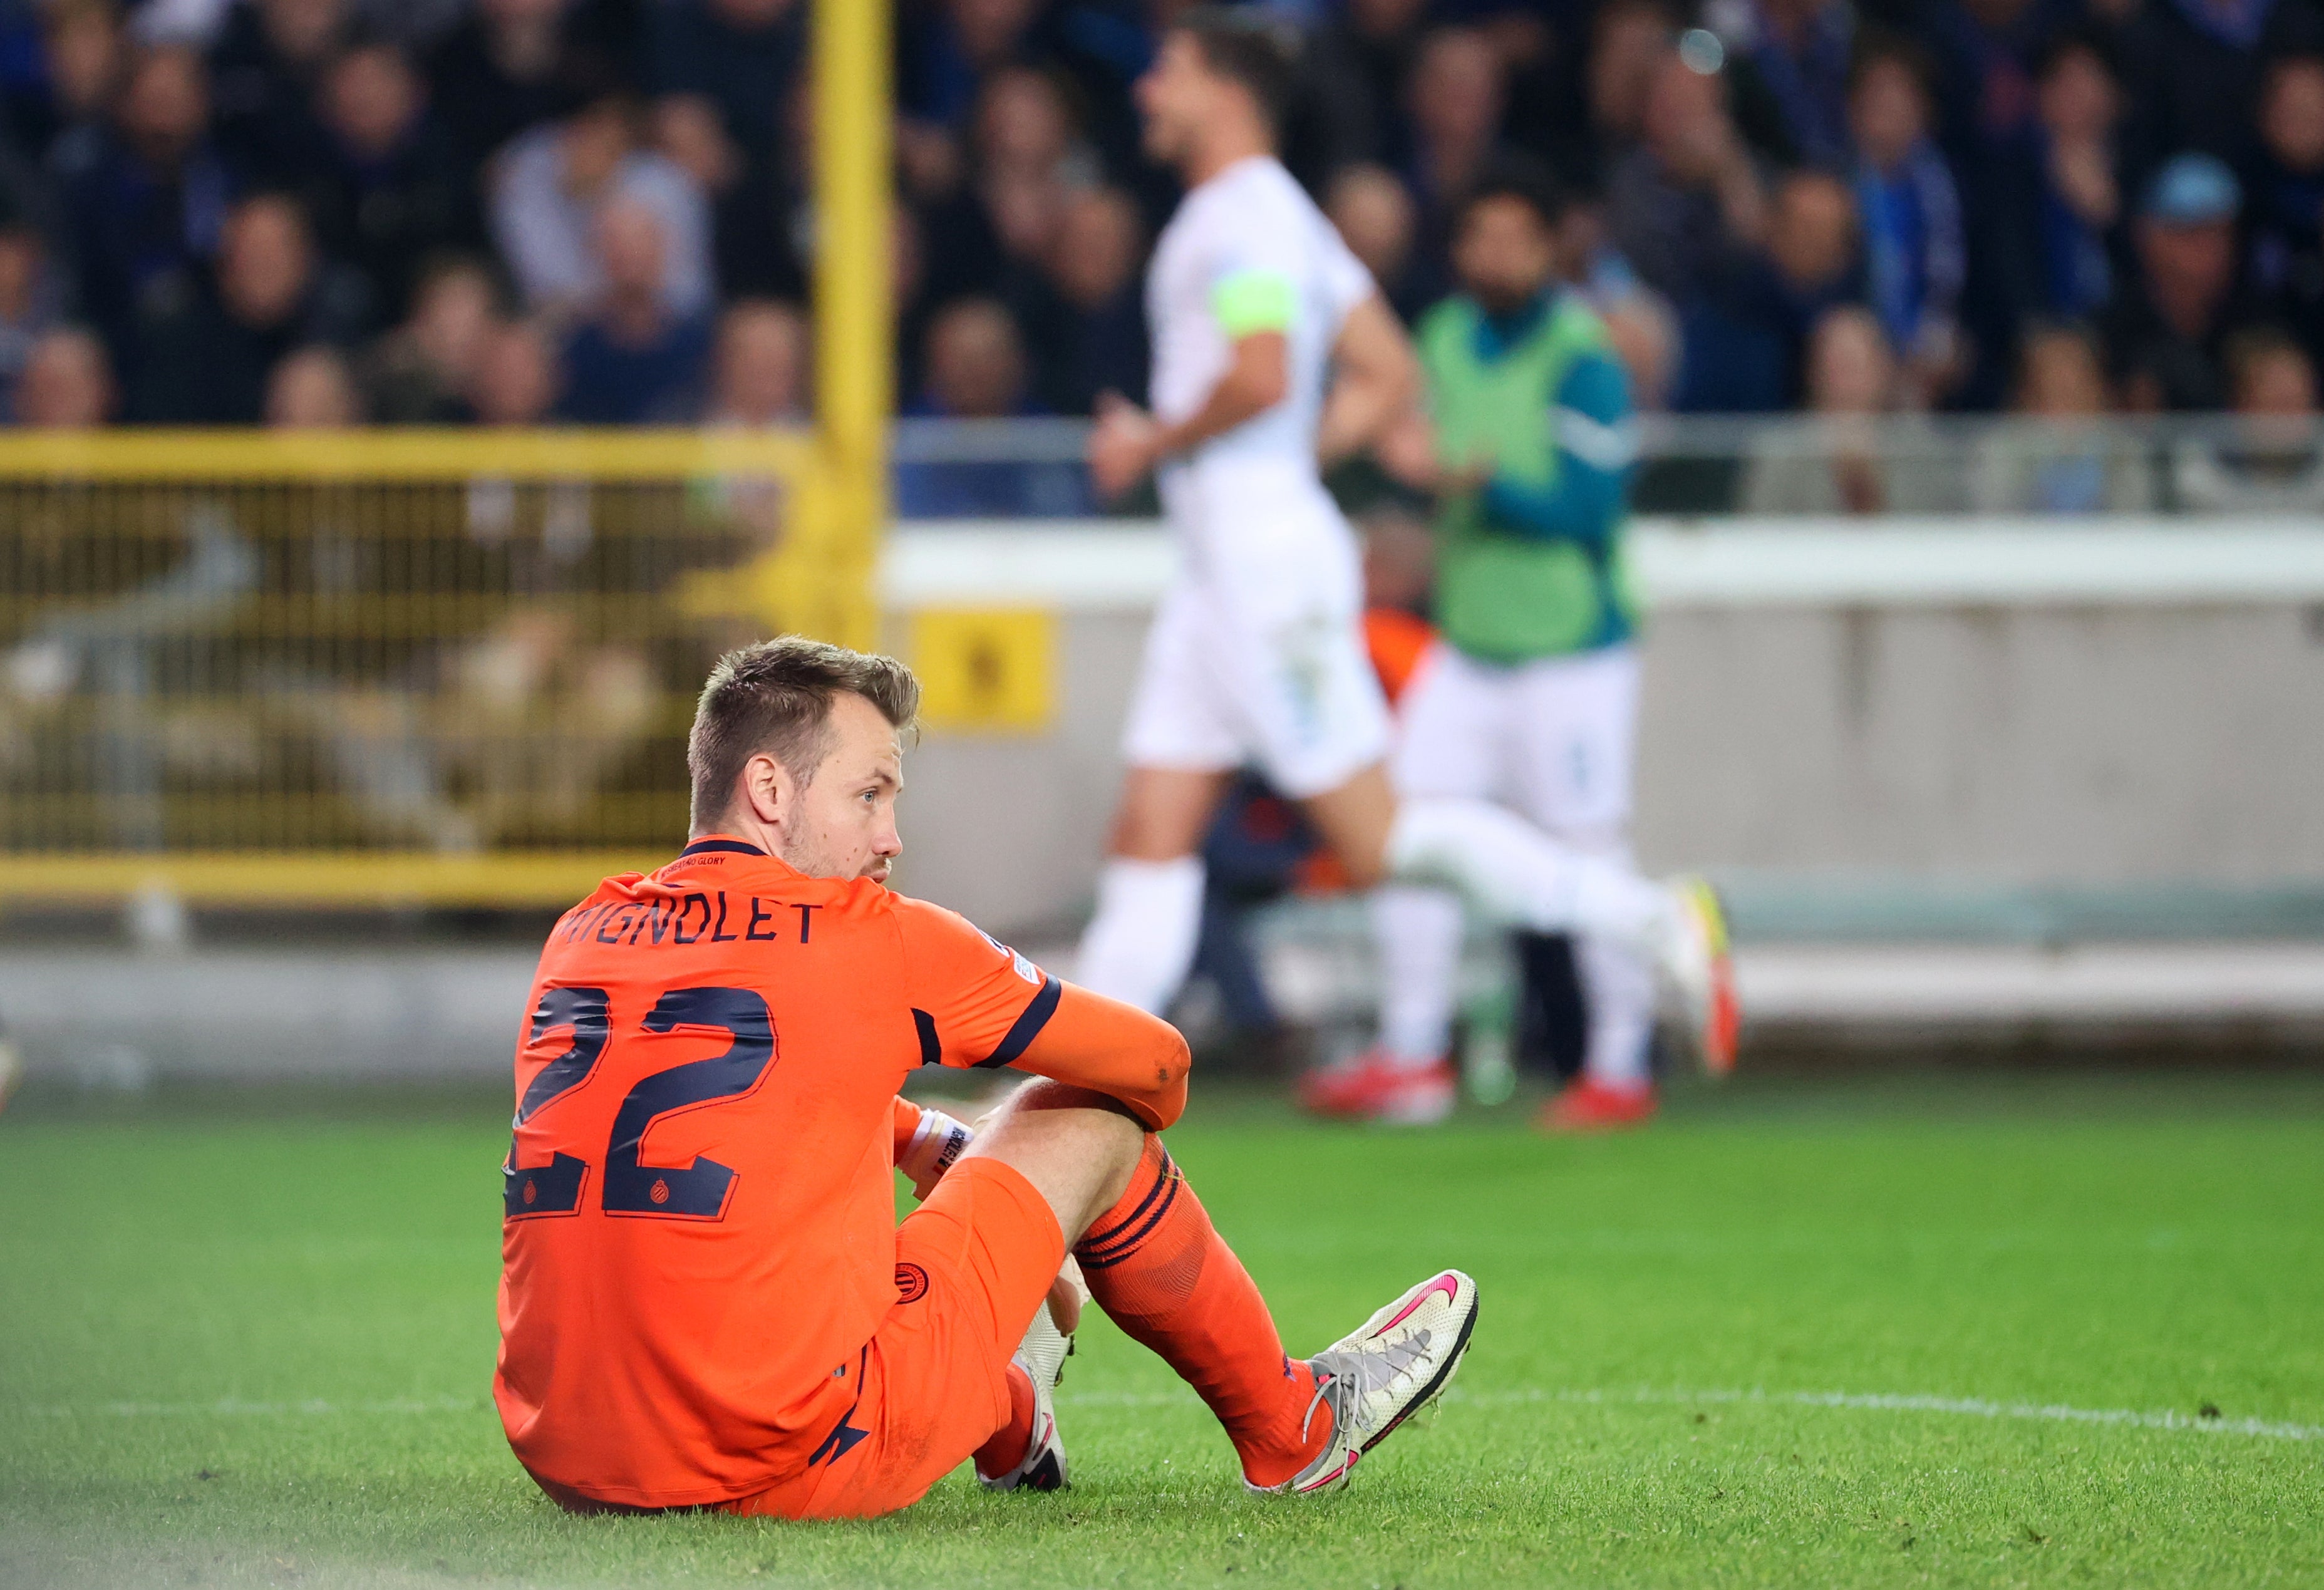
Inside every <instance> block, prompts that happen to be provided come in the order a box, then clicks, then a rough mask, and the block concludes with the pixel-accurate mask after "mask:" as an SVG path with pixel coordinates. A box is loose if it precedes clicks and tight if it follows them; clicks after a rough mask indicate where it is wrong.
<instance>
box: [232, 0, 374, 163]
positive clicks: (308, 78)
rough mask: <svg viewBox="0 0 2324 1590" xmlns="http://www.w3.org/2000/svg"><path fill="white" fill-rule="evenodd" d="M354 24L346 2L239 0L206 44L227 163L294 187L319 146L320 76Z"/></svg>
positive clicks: (320, 130)
mask: <svg viewBox="0 0 2324 1590" xmlns="http://www.w3.org/2000/svg"><path fill="white" fill-rule="evenodd" d="M354 22H355V17H354V14H353V10H352V7H350V6H349V5H348V4H347V0H246V3H245V4H244V5H237V6H235V8H234V9H233V10H231V11H229V12H228V13H227V14H226V27H225V29H224V31H223V32H220V33H219V35H218V38H217V43H215V44H214V45H212V46H211V47H210V52H209V65H210V88H211V96H210V97H211V104H212V106H213V107H214V114H215V116H216V120H215V121H214V123H213V124H212V125H214V126H215V127H216V129H217V141H218V147H219V149H220V150H221V151H223V152H224V153H225V155H226V161H227V163H228V164H230V165H231V166H233V167H234V169H235V171H238V172H239V173H241V174H242V175H243V176H244V178H245V179H246V180H251V181H254V182H256V183H258V184H259V185H261V186H294V185H297V184H298V183H299V181H300V179H301V177H303V176H304V174H305V173H306V171H307V170H308V167H309V162H310V160H311V159H312V158H313V156H314V153H315V152H316V151H317V150H318V148H319V147H320V146H321V143H322V137H323V130H322V127H321V126H320V125H318V119H317V106H318V102H319V101H320V99H321V97H322V92H323V74H324V71H325V69H327V67H328V66H329V64H330V62H331V60H333V58H334V57H335V56H336V55H337V53H338V51H339V49H340V47H341V46H342V45H343V44H344V43H345V42H346V40H347V37H348V34H349V32H350V30H351V29H352V27H353V25H354Z"/></svg>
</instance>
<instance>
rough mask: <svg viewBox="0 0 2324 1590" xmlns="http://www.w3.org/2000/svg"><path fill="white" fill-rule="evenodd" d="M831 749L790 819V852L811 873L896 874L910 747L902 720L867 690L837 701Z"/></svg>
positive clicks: (786, 839)
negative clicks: (895, 720)
mask: <svg viewBox="0 0 2324 1590" xmlns="http://www.w3.org/2000/svg"><path fill="white" fill-rule="evenodd" d="M831 730H832V742H831V750H830V752H829V753H827V754H826V755H825V757H824V759H823V765H822V766H820V767H818V768H816V770H815V777H813V778H812V779H810V780H808V781H807V787H806V788H805V789H803V790H798V791H797V797H796V798H797V801H798V805H797V807H796V808H795V809H794V811H793V813H792V815H791V818H790V820H789V821H788V822H786V823H785V824H784V825H783V859H784V860H785V861H787V862H788V863H790V864H791V865H793V866H795V867H797V868H798V870H799V871H801V872H803V873H805V874H807V876H809V877H811V878H871V879H874V880H876V881H878V882H880V883H886V882H887V881H888V869H889V867H890V865H892V864H894V862H895V859H896V857H897V856H898V855H900V854H901V853H902V851H903V848H904V842H903V840H902V839H901V838H899V837H898V836H897V833H896V797H897V796H899V795H900V794H902V793H903V791H904V752H903V747H902V745H901V744H899V743H898V739H897V735H896V727H895V726H894V725H893V724H891V723H890V722H889V721H888V720H887V719H886V718H885V717H883V716H881V713H880V709H879V708H878V707H874V706H872V705H871V703H870V702H869V701H866V700H865V699H864V698H862V697H861V696H854V695H842V696H841V697H839V698H838V699H837V700H835V701H834V702H833V703H832V704H831Z"/></svg>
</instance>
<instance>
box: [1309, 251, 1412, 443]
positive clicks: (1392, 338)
mask: <svg viewBox="0 0 2324 1590" xmlns="http://www.w3.org/2000/svg"><path fill="white" fill-rule="evenodd" d="M1332 362H1333V367H1334V371H1335V374H1333V379H1332V389H1331V391H1330V393H1327V394H1326V395H1325V398H1324V402H1323V420H1322V422H1321V423H1320V424H1319V425H1318V426H1317V428H1316V433H1315V452H1316V456H1317V457H1318V458H1320V459H1321V460H1322V462H1323V464H1324V465H1325V466H1326V467H1329V466H1331V465H1333V464H1336V463H1338V462H1339V461H1340V460H1341V459H1342V458H1347V457H1348V456H1349V455H1350V454H1352V453H1355V452H1357V451H1359V450H1360V449H1362V448H1367V447H1369V446H1370V445H1371V444H1372V442H1373V441H1374V440H1376V439H1378V438H1379V436H1380V435H1381V434H1382V433H1383V432H1384V431H1386V430H1388V427H1389V426H1390V425H1392V424H1394V423H1395V422H1396V421H1397V420H1398V419H1400V418H1402V417H1403V416H1404V415H1405V414H1406V413H1407V412H1409V411H1411V409H1412V406H1413V404H1414V403H1415V402H1417V401H1418V399H1419V397H1420V361H1419V360H1418V359H1417V358H1416V357H1415V356H1414V355H1413V351H1412V341H1411V339H1410V338H1409V337H1406V336H1405V334H1404V327H1403V325H1402V323H1401V322H1399V321H1398V320H1397V318H1396V313H1395V311H1394V310H1390V309H1389V308H1388V303H1387V300H1384V299H1382V298H1381V297H1380V296H1379V294H1378V293H1377V292H1375V293H1373V294H1372V295H1371V296H1370V297H1369V298H1367V299H1365V300H1363V301H1362V302H1361V303H1360V304H1358V305H1356V307H1355V308H1354V309H1352V310H1349V311H1348V318H1347V319H1345V320H1344V321H1342V323H1341V326H1340V332H1339V336H1338V337H1336V338H1334V339H1333V344H1332Z"/></svg>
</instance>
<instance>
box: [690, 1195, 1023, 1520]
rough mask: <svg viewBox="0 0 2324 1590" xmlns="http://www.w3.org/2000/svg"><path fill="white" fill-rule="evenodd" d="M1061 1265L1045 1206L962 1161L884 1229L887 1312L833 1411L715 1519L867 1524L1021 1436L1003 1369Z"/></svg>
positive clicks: (1013, 1389) (845, 1378) (1017, 1396)
mask: <svg viewBox="0 0 2324 1590" xmlns="http://www.w3.org/2000/svg"><path fill="white" fill-rule="evenodd" d="M1064 1262H1065V1233H1064V1231H1063V1230H1062V1229H1061V1228H1060V1227H1059V1225H1058V1223H1057V1217H1056V1212H1055V1210H1054V1209H1053V1208H1052V1207H1051V1206H1050V1203H1049V1200H1048V1197H1047V1195H1046V1194H1045V1193H1044V1192H1043V1191H1042V1190H1041V1189H1040V1188H1037V1187H1036V1186H1035V1185H1034V1184H1033V1182H1032V1181H1031V1179H1028V1177H1027V1176H1025V1175H1024V1174H1022V1173H1021V1172H1019V1170H1018V1169H1015V1168H1014V1167H1012V1166H1010V1164H1008V1163H1006V1162H1004V1161H1003V1160H998V1159H994V1158H991V1157H989V1156H988V1157H984V1158H981V1159H980V1158H973V1157H969V1156H964V1157H963V1159H962V1160H960V1161H959V1162H958V1163H957V1164H955V1165H954V1167H953V1168H952V1169H950V1170H949V1171H947V1172H946V1173H945V1177H944V1179H943V1180H941V1181H940V1182H938V1183H937V1184H936V1188H935V1189H934V1190H933V1191H932V1192H931V1193H930V1194H929V1196H928V1198H927V1202H925V1203H923V1204H922V1205H921V1206H919V1207H918V1209H916V1210H914V1211H913V1212H912V1213H911V1214H910V1215H909V1216H907V1217H906V1218H905V1220H904V1222H903V1224H902V1225H900V1226H899V1227H898V1228H897V1232H896V1293H897V1297H896V1302H895V1304H894V1306H893V1307H892V1308H890V1310H889V1312H888V1315H887V1316H886V1317H885V1318H883V1319H882V1320H881V1324H880V1327H879V1329H878V1330H877V1331H876V1332H875V1333H874V1334H873V1336H872V1337H871V1341H870V1342H869V1343H867V1344H866V1345H865V1346H864V1348H863V1350H862V1353H861V1354H859V1355H857V1357H856V1358H855V1359H854V1360H853V1362H851V1363H846V1364H841V1365H839V1366H838V1368H837V1370H836V1371H835V1373H834V1375H833V1377H832V1381H831V1382H829V1387H830V1389H828V1390H827V1391H825V1393H823V1395H824V1396H825V1397H826V1398H827V1399H828V1401H829V1402H830V1403H831V1404H832V1405H833V1406H834V1408H835V1411H834V1412H833V1413H832V1414H830V1415H828V1416H827V1417H826V1418H825V1419H820V1420H818V1422H817V1425H816V1427H814V1428H812V1429H811V1430H810V1432H809V1439H805V1440H802V1443H801V1445H802V1447H804V1448H805V1453H804V1461H803V1462H802V1463H801V1464H800V1465H799V1466H798V1469H797V1470H796V1471H795V1472H794V1473H793V1474H790V1475H789V1476H788V1478H786V1479H785V1480H783V1481H782V1482H780V1483H779V1484H776V1485H774V1486H772V1487H770V1489H768V1490H767V1491H764V1492H761V1493H758V1494H756V1495H752V1496H748V1497H744V1498H742V1499H741V1500H739V1501H737V1502H732V1503H729V1504H727V1511H733V1512H739V1513H745V1514H752V1515H762V1516H770V1517H778V1518H792V1519H825V1518H876V1517H879V1516H881V1515H882V1514H885V1513H890V1512H895V1511H899V1510H901V1509H903V1508H906V1507H909V1506H910V1505H912V1503H914V1502H918V1500H919V1499H920V1498H921V1497H922V1496H924V1495H926V1494H927V1491H928V1488H929V1487H930V1486H932V1485H934V1484H936V1482H937V1481H938V1480H940V1479H942V1478H943V1477H944V1476H945V1474H949V1473H951V1472H952V1471H953V1470H954V1469H955V1468H957V1467H958V1466H959V1465H960V1464H961V1462H962V1460H963V1459H964V1458H967V1457H970V1456H973V1454H975V1453H977V1452H979V1451H980V1450H983V1449H986V1448H988V1447H990V1446H991V1444H992V1442H993V1440H994V1437H995V1436H996V1435H997V1434H1000V1433H1002V1432H1005V1431H1007V1430H1008V1429H1009V1428H1010V1426H1011V1425H1012V1424H1016V1423H1019V1422H1020V1421H1021V1422H1026V1423H1028V1425H1029V1419H1028V1418H1027V1414H1028V1412H1029V1410H1030V1409H1031V1407H1032V1406H1034V1405H1039V1406H1044V1407H1045V1406H1046V1401H1045V1400H1043V1399H1040V1398H1037V1397H1036V1396H1035V1395H1034V1394H1033V1392H1034V1388H1033V1387H1032V1385H1031V1384H1030V1382H1029V1379H1028V1376H1027V1374H1026V1373H1025V1371H1024V1370H1023V1369H1022V1367H1021V1366H1019V1365H1017V1364H1014V1363H1013V1362H1012V1360H1013V1357H1014V1354H1015V1350H1016V1348H1017V1347H1018V1345H1019V1342H1020V1340H1021V1339H1022V1337H1023V1336H1024V1334H1025V1329H1026V1325H1027V1322H1028V1321H1029V1320H1030V1319H1031V1318H1032V1317H1034V1314H1035V1313H1036V1311H1037V1310H1039V1309H1040V1308H1042V1307H1043V1305H1044V1301H1045V1299H1046V1298H1047V1293H1048V1290H1049V1287H1050V1284H1051V1283H1052V1282H1053V1281H1055V1280H1056V1276H1057V1270H1058V1267H1059V1266H1060V1265H1061V1264H1063V1263H1064ZM1052 1373H1054V1371H1053V1372H1052ZM1053 1433H1054V1432H1052V1434H1053ZM1056 1467H1057V1471H1058V1476H1059V1478H1060V1479H1061V1480H1062V1477H1063V1464H1062V1460H1061V1459H1060V1461H1059V1462H1058V1464H1057V1465H1056Z"/></svg>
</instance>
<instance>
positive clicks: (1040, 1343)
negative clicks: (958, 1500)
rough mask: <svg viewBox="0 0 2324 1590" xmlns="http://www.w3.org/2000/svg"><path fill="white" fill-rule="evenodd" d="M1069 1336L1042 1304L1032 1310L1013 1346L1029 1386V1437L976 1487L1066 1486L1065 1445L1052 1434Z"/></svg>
mask: <svg viewBox="0 0 2324 1590" xmlns="http://www.w3.org/2000/svg"><path fill="white" fill-rule="evenodd" d="M1073 1350H1074V1338H1073V1337H1071V1336H1067V1335H1065V1332H1063V1331H1061V1330H1059V1329H1058V1328H1057V1322H1056V1320H1055V1319H1053V1318H1052V1317H1050V1315H1049V1305H1048V1304H1047V1302H1046V1301H1044V1302H1043V1303H1042V1305H1041V1306H1040V1308H1037V1309H1036V1310H1034V1313H1033V1323H1032V1324H1031V1325H1029V1326H1027V1327H1025V1339H1024V1340H1023V1341H1021V1342H1019V1344H1018V1345H1017V1353H1016V1363H1017V1364H1018V1365H1019V1367H1020V1368H1022V1369H1023V1370H1024V1372H1025V1374H1026V1377H1027V1378H1028V1379H1029V1380H1030V1381H1031V1382H1033V1438H1032V1439H1031V1440H1029V1441H1028V1442H1026V1443H1025V1456H1023V1457H1021V1458H1019V1460H1018V1463H1017V1466H1016V1467H1015V1468H1012V1469H1010V1471H1009V1472H1008V1473H1007V1474H992V1475H990V1476H988V1475H986V1474H984V1473H983V1472H982V1470H980V1471H979V1472H978V1474H977V1476H976V1483H977V1484H980V1485H982V1486H983V1487H984V1488H985V1489H986V1490H988V1491H1019V1490H1023V1491H1062V1490H1064V1489H1065V1442H1064V1440H1063V1439H1061V1438H1060V1437H1058V1435H1057V1407H1056V1389H1057V1382H1059V1381H1061V1380H1063V1379H1065V1359H1066V1356H1067V1355H1068V1354H1071V1353H1072V1352H1073Z"/></svg>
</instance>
